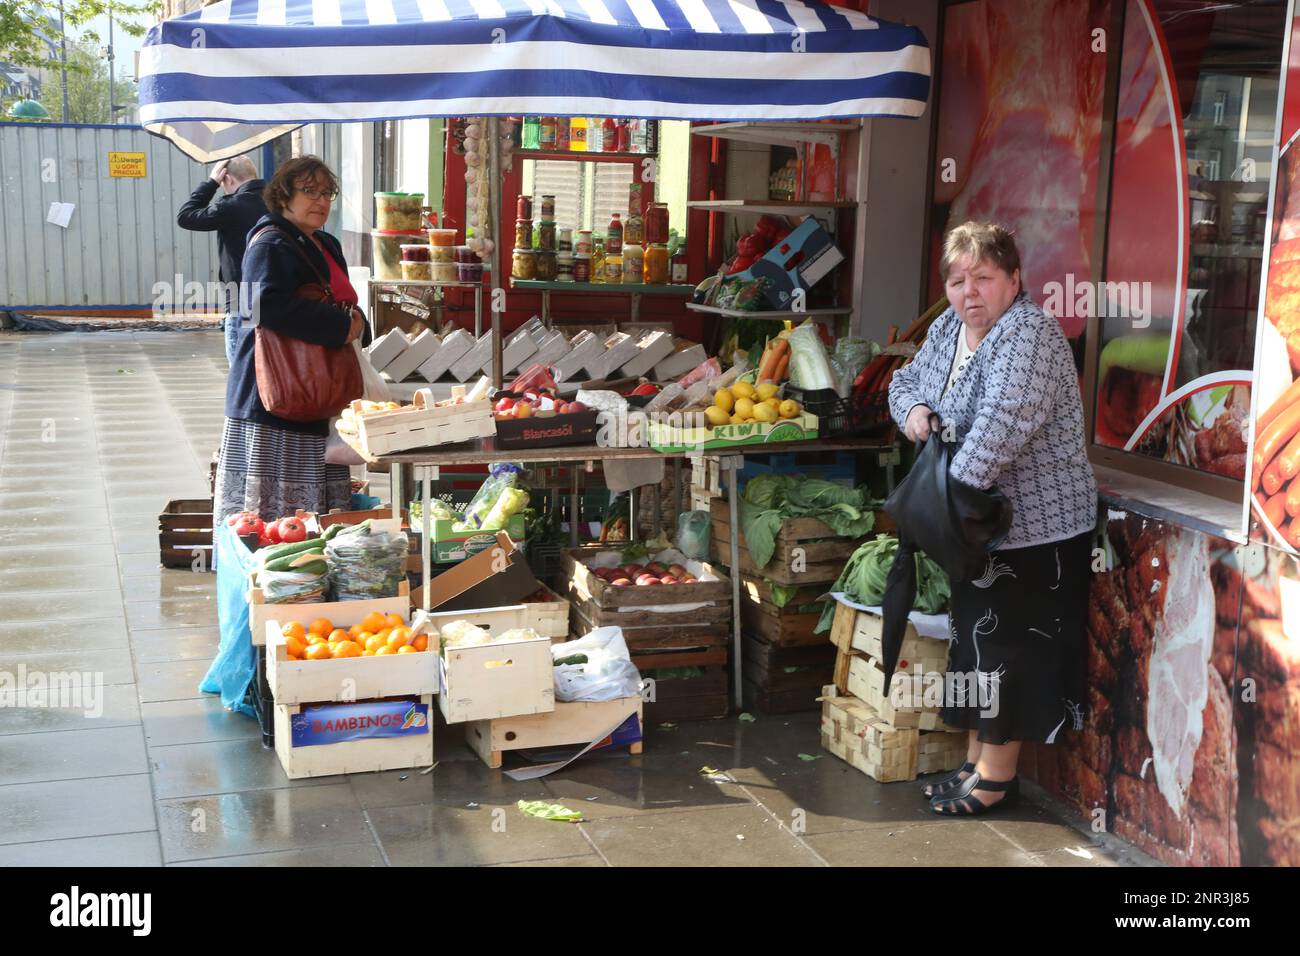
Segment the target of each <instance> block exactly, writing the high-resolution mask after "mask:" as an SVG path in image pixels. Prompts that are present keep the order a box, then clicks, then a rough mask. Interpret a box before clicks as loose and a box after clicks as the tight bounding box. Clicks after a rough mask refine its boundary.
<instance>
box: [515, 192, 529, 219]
mask: <svg viewBox="0 0 1300 956" xmlns="http://www.w3.org/2000/svg"><path fill="white" fill-rule="evenodd" d="M515 216H516V218H519V219H527V220H528V221H529V222H531V221H532V219H533V197H532V196H520V197H519V200H518V201H517V202H516V203H515Z"/></svg>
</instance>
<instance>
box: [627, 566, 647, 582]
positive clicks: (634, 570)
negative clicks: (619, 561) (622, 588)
mask: <svg viewBox="0 0 1300 956" xmlns="http://www.w3.org/2000/svg"><path fill="white" fill-rule="evenodd" d="M622 570H623V576H624V577H627V578H631V579H632V580H633V581H635V580H636V579H637V578H638V577H640V576H641V572H642V571H644V570H645V569H644V568H642V567H641V565H639V564H625V565H623V569H622Z"/></svg>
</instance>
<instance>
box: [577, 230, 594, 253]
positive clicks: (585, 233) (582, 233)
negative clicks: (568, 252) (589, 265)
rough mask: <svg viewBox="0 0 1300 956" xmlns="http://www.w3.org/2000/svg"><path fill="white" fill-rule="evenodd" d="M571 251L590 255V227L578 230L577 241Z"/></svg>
mask: <svg viewBox="0 0 1300 956" xmlns="http://www.w3.org/2000/svg"><path fill="white" fill-rule="evenodd" d="M573 251H574V253H575V254H576V255H580V256H590V255H591V230H590V229H579V230H578V242H577V245H575V246H574V249H573Z"/></svg>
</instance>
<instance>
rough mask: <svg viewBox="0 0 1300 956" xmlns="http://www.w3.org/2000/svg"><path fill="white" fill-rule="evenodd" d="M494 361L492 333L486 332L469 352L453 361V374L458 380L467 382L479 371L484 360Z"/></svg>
mask: <svg viewBox="0 0 1300 956" xmlns="http://www.w3.org/2000/svg"><path fill="white" fill-rule="evenodd" d="M485 361H486V362H491V361H492V333H491V332H490V331H488V332H484V333H483V336H482V338H480V339H479V340H478V341H477V342H475V343H474V344H473V345H472V346H471V347H470V350H469V351H468V352H466V353H465V354H464V355H463V356H461V357H460V358H458V359H457V360H456V361H454V362H452V363H451V368H450V371H451V374H452V377H453V378H454V379H456V381H458V382H467V381H469V380H470V379H471V378H473V377H474V376H475V375H477V374H478V373H479V370H480V369H481V368H482V367H483V363H484V362H485Z"/></svg>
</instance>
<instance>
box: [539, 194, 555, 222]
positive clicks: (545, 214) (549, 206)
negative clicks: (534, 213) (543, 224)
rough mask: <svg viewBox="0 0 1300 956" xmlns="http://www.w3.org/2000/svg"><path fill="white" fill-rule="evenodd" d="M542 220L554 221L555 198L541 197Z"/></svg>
mask: <svg viewBox="0 0 1300 956" xmlns="http://www.w3.org/2000/svg"><path fill="white" fill-rule="evenodd" d="M542 219H543V220H545V221H547V222H549V221H551V220H553V219H555V197H554V196H546V195H543V196H542Z"/></svg>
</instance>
